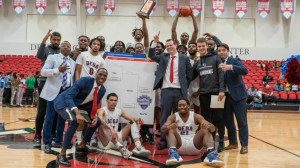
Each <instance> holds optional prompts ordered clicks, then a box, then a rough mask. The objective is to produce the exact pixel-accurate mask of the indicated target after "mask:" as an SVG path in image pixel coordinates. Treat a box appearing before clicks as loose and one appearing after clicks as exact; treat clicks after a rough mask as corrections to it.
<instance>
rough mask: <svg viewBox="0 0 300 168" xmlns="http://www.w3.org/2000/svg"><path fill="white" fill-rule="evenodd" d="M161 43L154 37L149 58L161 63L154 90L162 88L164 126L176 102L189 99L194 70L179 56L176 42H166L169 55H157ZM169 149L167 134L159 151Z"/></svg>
mask: <svg viewBox="0 0 300 168" xmlns="http://www.w3.org/2000/svg"><path fill="white" fill-rule="evenodd" d="M158 41H159V33H158V34H157V35H155V36H154V39H153V42H152V44H151V47H150V49H149V58H151V59H152V60H154V61H155V62H157V63H159V66H158V70H157V74H156V77H155V81H154V90H155V89H159V88H161V102H162V104H161V109H162V114H161V119H160V124H161V125H163V124H164V123H165V122H166V120H167V118H168V116H169V115H170V114H171V111H172V109H173V110H174V108H176V101H177V99H178V98H180V97H185V98H186V97H187V89H188V86H189V83H190V81H191V79H192V76H193V74H192V68H191V63H190V60H189V58H188V57H187V56H185V55H182V54H179V53H178V52H177V50H176V48H177V44H176V42H175V41H174V40H172V39H168V40H167V41H166V45H165V46H166V50H167V52H168V53H162V54H160V55H156V54H155V47H156V45H157V42H158ZM166 147H167V142H166V137H165V134H162V135H161V139H160V143H159V146H158V149H164V148H166Z"/></svg>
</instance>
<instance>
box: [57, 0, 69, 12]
mask: <svg viewBox="0 0 300 168" xmlns="http://www.w3.org/2000/svg"><path fill="white" fill-rule="evenodd" d="M71 3H72V1H71V0H58V10H60V11H61V12H62V13H63V14H66V13H67V12H69V10H70V9H71Z"/></svg>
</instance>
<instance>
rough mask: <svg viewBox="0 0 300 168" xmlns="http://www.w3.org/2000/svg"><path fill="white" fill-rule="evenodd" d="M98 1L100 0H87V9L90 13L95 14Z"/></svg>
mask: <svg viewBox="0 0 300 168" xmlns="http://www.w3.org/2000/svg"><path fill="white" fill-rule="evenodd" d="M97 1H98V0H86V1H85V9H86V12H87V13H88V14H90V15H91V14H93V13H94V12H95V11H96V10H97Z"/></svg>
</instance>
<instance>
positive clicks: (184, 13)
mask: <svg viewBox="0 0 300 168" xmlns="http://www.w3.org/2000/svg"><path fill="white" fill-rule="evenodd" d="M191 14H192V11H191V8H190V7H189V6H183V7H181V8H180V16H182V17H189V16H190V15H191Z"/></svg>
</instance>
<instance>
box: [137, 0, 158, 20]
mask: <svg viewBox="0 0 300 168" xmlns="http://www.w3.org/2000/svg"><path fill="white" fill-rule="evenodd" d="M154 6H155V1H153V0H147V1H146V2H145V3H144V5H143V7H142V8H141V10H140V11H139V12H137V13H136V14H137V15H138V16H139V17H142V18H147V19H149V15H150V13H151V11H152V9H153V7H154Z"/></svg>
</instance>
